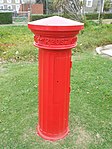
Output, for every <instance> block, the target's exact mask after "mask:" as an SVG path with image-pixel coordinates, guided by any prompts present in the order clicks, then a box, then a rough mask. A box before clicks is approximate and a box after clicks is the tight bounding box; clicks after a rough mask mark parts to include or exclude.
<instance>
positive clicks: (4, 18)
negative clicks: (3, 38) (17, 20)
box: [0, 12, 12, 24]
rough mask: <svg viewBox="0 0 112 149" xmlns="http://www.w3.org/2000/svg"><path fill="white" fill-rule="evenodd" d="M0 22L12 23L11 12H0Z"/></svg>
mask: <svg viewBox="0 0 112 149" xmlns="http://www.w3.org/2000/svg"><path fill="white" fill-rule="evenodd" d="M0 24H12V12H0Z"/></svg>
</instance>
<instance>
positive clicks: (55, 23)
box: [28, 16, 84, 50]
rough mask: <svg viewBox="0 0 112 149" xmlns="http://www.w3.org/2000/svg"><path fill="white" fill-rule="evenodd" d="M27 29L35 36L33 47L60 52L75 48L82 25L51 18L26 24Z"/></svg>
mask: <svg viewBox="0 0 112 149" xmlns="http://www.w3.org/2000/svg"><path fill="white" fill-rule="evenodd" d="M28 28H29V29H30V30H31V31H32V32H33V33H34V34H35V36H34V40H35V43H34V45H35V46H36V47H39V48H44V49H49V50H50V49H52V50H61V49H69V48H73V47H75V46H76V41H77V37H76V35H77V34H78V33H79V31H80V30H82V29H83V28H84V24H83V23H80V22H77V21H73V20H70V19H66V18H63V17H59V16H53V17H49V18H45V19H40V20H37V21H32V22H29V23H28Z"/></svg>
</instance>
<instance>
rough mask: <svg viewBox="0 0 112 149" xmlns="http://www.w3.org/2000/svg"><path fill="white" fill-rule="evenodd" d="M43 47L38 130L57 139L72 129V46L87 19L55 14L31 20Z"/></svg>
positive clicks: (48, 138) (36, 42) (51, 139)
mask: <svg viewBox="0 0 112 149" xmlns="http://www.w3.org/2000/svg"><path fill="white" fill-rule="evenodd" d="M28 27H29V28H30V30H31V31H32V32H33V33H34V45H35V46H36V47H38V48H39V52H38V55H39V59H38V61H39V69H38V70H39V77H38V82H39V85H38V100H39V102H38V103H39V114H38V116H39V117H38V120H39V121H38V126H37V133H38V134H39V136H41V137H42V138H44V139H46V140H50V141H56V140H59V139H62V138H64V137H65V136H66V135H67V134H68V132H69V126H68V121H69V99H70V70H71V67H72V62H71V49H72V48H74V47H76V45H77V35H78V33H79V31H80V30H82V29H83V23H79V22H76V21H73V20H70V19H65V18H62V17H58V16H54V17H49V18H45V19H41V20H37V21H33V22H29V23H28Z"/></svg>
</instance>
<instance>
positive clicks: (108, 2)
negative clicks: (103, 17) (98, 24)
mask: <svg viewBox="0 0 112 149" xmlns="http://www.w3.org/2000/svg"><path fill="white" fill-rule="evenodd" d="M110 8H111V4H110V0H105V3H104V11H109V9H110Z"/></svg>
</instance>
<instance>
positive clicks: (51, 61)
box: [38, 49, 71, 139]
mask: <svg viewBox="0 0 112 149" xmlns="http://www.w3.org/2000/svg"><path fill="white" fill-rule="evenodd" d="M70 59H71V50H62V51H61V52H60V51H49V50H44V49H39V125H38V131H39V133H40V134H41V135H42V134H43V135H44V136H47V137H48V139H49V137H53V139H58V138H60V137H62V136H63V137H64V136H65V134H67V133H68V110H69V93H70V65H71V64H70V62H71V61H70ZM44 136H43V137H44Z"/></svg>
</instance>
